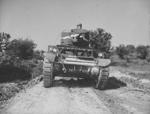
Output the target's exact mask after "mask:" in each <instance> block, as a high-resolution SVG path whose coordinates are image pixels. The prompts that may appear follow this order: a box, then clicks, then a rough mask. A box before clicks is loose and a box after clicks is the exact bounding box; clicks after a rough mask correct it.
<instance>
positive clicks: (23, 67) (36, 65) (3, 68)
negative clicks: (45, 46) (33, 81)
mask: <svg viewBox="0 0 150 114" xmlns="http://www.w3.org/2000/svg"><path fill="white" fill-rule="evenodd" d="M10 38H11V37H10V35H9V34H7V33H0V53H1V56H0V74H1V75H0V79H1V82H3V81H13V80H24V79H30V78H31V77H32V75H33V74H34V77H36V76H39V75H40V74H41V72H42V65H41V60H42V59H43V51H38V50H36V51H35V50H34V49H35V47H36V44H35V43H34V42H33V41H32V40H29V39H14V40H12V41H10V40H9V39H10ZM39 59H40V60H39ZM8 71H9V72H8Z"/></svg>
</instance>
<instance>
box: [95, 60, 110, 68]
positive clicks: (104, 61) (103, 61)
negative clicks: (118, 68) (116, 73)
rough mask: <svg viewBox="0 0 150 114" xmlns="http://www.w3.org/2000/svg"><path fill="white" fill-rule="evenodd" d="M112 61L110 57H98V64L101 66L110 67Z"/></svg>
mask: <svg viewBox="0 0 150 114" xmlns="http://www.w3.org/2000/svg"><path fill="white" fill-rule="evenodd" d="M110 63H111V60H110V59H103V58H98V59H97V65H98V66H100V67H108V66H109V65H110Z"/></svg>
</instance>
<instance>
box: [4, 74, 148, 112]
mask: <svg viewBox="0 0 150 114" xmlns="http://www.w3.org/2000/svg"><path fill="white" fill-rule="evenodd" d="M122 77H125V78H126V77H127V78H130V76H127V75H125V74H121V73H120V72H117V71H113V72H111V75H110V79H109V81H108V87H107V90H104V91H100V90H96V89H94V88H93V86H94V84H93V82H91V81H90V80H83V79H82V80H79V81H77V80H72V79H71V80H70V79H59V78H57V79H56V82H55V86H54V87H52V88H44V87H43V84H42V83H43V82H40V83H39V84H37V85H35V86H34V87H32V88H28V89H27V90H26V91H22V92H20V93H19V94H17V95H16V96H15V97H14V98H13V99H12V100H11V101H10V102H9V104H8V106H7V107H6V108H5V109H4V110H2V111H1V114H150V93H149V90H148V89H143V88H139V87H135V86H133V85H132V83H128V81H127V82H126V83H125V82H122V81H120V80H122V79H123V78H122ZM119 79H120V80H119Z"/></svg>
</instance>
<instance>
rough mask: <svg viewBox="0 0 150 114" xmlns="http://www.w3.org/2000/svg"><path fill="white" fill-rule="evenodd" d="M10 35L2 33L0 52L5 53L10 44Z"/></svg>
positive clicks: (0, 35) (0, 34) (0, 36)
mask: <svg viewBox="0 0 150 114" xmlns="http://www.w3.org/2000/svg"><path fill="white" fill-rule="evenodd" d="M10 37H11V36H10V34H7V33H4V32H3V33H0V52H4V51H5V50H6V48H7V46H8V44H9V39H10Z"/></svg>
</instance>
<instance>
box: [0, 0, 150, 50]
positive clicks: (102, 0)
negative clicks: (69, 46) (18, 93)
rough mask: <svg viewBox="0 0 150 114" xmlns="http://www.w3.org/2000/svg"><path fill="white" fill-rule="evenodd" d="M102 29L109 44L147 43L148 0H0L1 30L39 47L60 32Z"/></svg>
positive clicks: (149, 37) (51, 41)
mask: <svg viewBox="0 0 150 114" xmlns="http://www.w3.org/2000/svg"><path fill="white" fill-rule="evenodd" d="M79 23H82V24H83V28H85V29H89V30H94V29H96V28H103V29H104V30H105V31H106V32H110V33H111V34H112V36H113V38H112V45H113V46H117V45H119V44H125V45H126V44H134V45H150V0H0V32H6V33H9V34H10V35H11V36H12V39H13V38H29V39H32V40H33V41H34V42H35V43H36V44H37V48H38V49H44V50H46V49H47V47H48V45H56V44H59V43H60V39H61V32H62V31H64V30H69V29H72V28H75V27H76V25H77V24H79Z"/></svg>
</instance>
